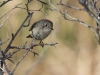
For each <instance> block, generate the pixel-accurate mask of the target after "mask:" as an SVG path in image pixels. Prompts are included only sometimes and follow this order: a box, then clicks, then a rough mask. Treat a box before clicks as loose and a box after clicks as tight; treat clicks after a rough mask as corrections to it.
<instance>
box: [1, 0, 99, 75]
mask: <svg viewBox="0 0 100 75" xmlns="http://www.w3.org/2000/svg"><path fill="white" fill-rule="evenodd" d="M2 1H3V0H2ZM2 1H0V2H2ZM27 1H28V0H13V1H9V2H8V3H7V4H5V5H4V6H2V7H0V16H2V15H4V14H5V13H6V12H8V11H9V10H10V9H12V8H14V7H15V6H16V5H18V4H19V3H22V4H21V5H19V7H23V8H25V4H26V3H27ZM42 1H43V2H45V3H48V5H46V4H45V3H41V2H39V1H38V0H33V1H32V2H31V3H29V6H28V7H29V10H33V11H29V10H28V11H29V12H30V13H32V12H34V13H33V15H32V17H31V20H30V25H29V26H28V27H23V28H22V29H21V30H20V32H19V33H18V35H17V36H16V38H15V39H14V41H13V43H12V46H17V47H18V46H21V47H23V46H27V47H29V46H30V44H32V43H31V42H32V39H27V38H26V36H27V35H28V34H29V31H28V30H29V28H30V26H31V25H32V24H33V23H34V22H36V21H38V20H41V19H43V18H45V16H46V14H47V8H51V9H52V10H53V11H51V10H48V16H47V18H48V19H49V20H51V21H52V22H53V24H54V31H53V32H52V34H50V35H49V37H47V38H46V39H45V40H43V41H44V42H45V43H48V44H49V46H48V45H46V46H45V47H44V48H42V47H41V46H36V47H33V49H31V51H34V52H35V53H37V54H38V55H35V56H34V54H33V53H32V52H30V51H29V53H28V54H27V55H26V57H25V58H24V59H23V60H22V61H21V62H20V64H19V65H18V67H17V68H16V70H15V71H14V74H13V75H99V74H100V71H99V70H100V45H99V39H98V40H96V38H98V35H99V34H96V33H94V32H93V31H91V28H92V26H93V27H96V22H97V21H96V20H94V19H93V18H91V16H90V15H89V14H88V13H87V12H86V11H84V9H83V8H84V7H83V6H82V5H81V4H79V2H78V0H62V3H63V4H65V5H70V6H74V7H78V8H81V10H75V9H73V8H70V7H68V6H67V7H65V6H63V5H59V3H60V1H61V0H51V4H50V2H49V1H50V0H42ZM83 1H84V0H83ZM89 1H93V0H89ZM95 1H98V2H97V7H98V8H99V3H100V1H99V0H95ZM42 4H43V7H42V9H41V6H42ZM52 5H53V6H54V7H56V9H55V8H54V7H52ZM39 9H40V10H39ZM58 9H59V10H61V11H62V12H66V11H67V12H68V14H69V15H71V16H72V17H75V18H77V19H79V20H81V21H83V22H85V23H86V24H89V25H91V27H90V28H89V27H86V26H84V25H82V24H80V23H79V22H75V21H69V19H66V18H64V17H65V16H64V14H62V12H60V11H58ZM1 11H2V12H1ZM26 11H27V10H24V9H21V8H16V9H14V10H12V11H11V12H10V13H8V14H7V15H6V16H4V17H3V18H2V19H0V24H1V23H2V22H4V20H5V19H7V17H9V18H8V19H7V20H6V22H5V23H4V24H3V25H2V27H0V37H1V40H2V42H4V41H6V40H7V38H9V40H8V41H7V42H6V43H4V44H3V45H0V50H3V51H4V50H6V48H7V46H8V44H9V42H10V40H11V38H12V33H14V34H15V33H16V31H17V30H18V28H19V27H20V26H21V24H22V23H23V21H24V20H25V18H26V17H27V14H28V12H26ZM92 11H93V10H92ZM67 12H66V13H67ZM28 15H29V14H28ZM27 24H29V21H26V23H25V25H27ZM94 30H95V28H94ZM95 34H96V35H97V36H96V35H95ZM95 36H96V38H95ZM26 41H27V43H25V42H26ZM56 42H57V43H58V44H57V45H55V43H56ZM35 43H38V41H35ZM51 44H53V46H51ZM26 50H27V49H26ZM26 50H21V51H18V52H17V53H16V54H14V55H13V56H12V58H11V61H12V60H13V61H14V64H13V63H12V62H11V61H9V60H6V61H5V62H6V65H7V67H8V69H9V71H13V70H14V68H15V66H16V64H17V63H18V61H19V59H20V58H22V56H23V55H24V54H25V53H26V52H27V51H26ZM14 51H17V49H15V48H14V49H10V50H9V52H14ZM9 52H8V53H7V54H9ZM3 69H4V71H5V70H6V69H5V68H4V67H3ZM5 72H6V71H5ZM7 73H9V72H7ZM4 74H5V75H6V73H4ZM9 75H10V74H9Z"/></svg>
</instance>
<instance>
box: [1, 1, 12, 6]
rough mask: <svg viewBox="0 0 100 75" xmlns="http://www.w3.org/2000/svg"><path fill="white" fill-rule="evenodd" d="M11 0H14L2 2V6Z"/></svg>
mask: <svg viewBox="0 0 100 75" xmlns="http://www.w3.org/2000/svg"><path fill="white" fill-rule="evenodd" d="M9 1H12V0H6V1H3V2H2V3H1V4H0V7H2V6H3V5H5V4H6V3H8V2H9Z"/></svg>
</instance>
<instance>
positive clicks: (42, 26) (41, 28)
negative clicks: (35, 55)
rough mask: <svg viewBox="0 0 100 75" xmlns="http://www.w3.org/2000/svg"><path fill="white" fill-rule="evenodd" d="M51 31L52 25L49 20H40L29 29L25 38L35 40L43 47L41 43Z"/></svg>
mask: <svg viewBox="0 0 100 75" xmlns="http://www.w3.org/2000/svg"><path fill="white" fill-rule="evenodd" d="M52 30H53V23H52V22H51V21H50V20H47V19H42V20H39V21H37V22H35V23H34V24H33V25H32V26H31V28H30V29H29V32H30V33H29V35H28V36H27V37H26V38H33V39H35V40H40V43H39V44H40V45H41V46H42V47H43V46H44V43H43V42H42V40H43V39H45V38H46V37H47V36H48V35H49V34H50V33H51V31H52Z"/></svg>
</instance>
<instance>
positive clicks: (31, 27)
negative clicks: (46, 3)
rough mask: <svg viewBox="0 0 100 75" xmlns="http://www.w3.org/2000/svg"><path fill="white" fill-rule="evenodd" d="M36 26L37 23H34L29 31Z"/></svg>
mask: <svg viewBox="0 0 100 75" xmlns="http://www.w3.org/2000/svg"><path fill="white" fill-rule="evenodd" d="M36 24H37V22H35V23H34V24H33V25H32V26H31V28H30V29H29V31H31V30H32V29H33V28H34V27H35V25H36Z"/></svg>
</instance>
